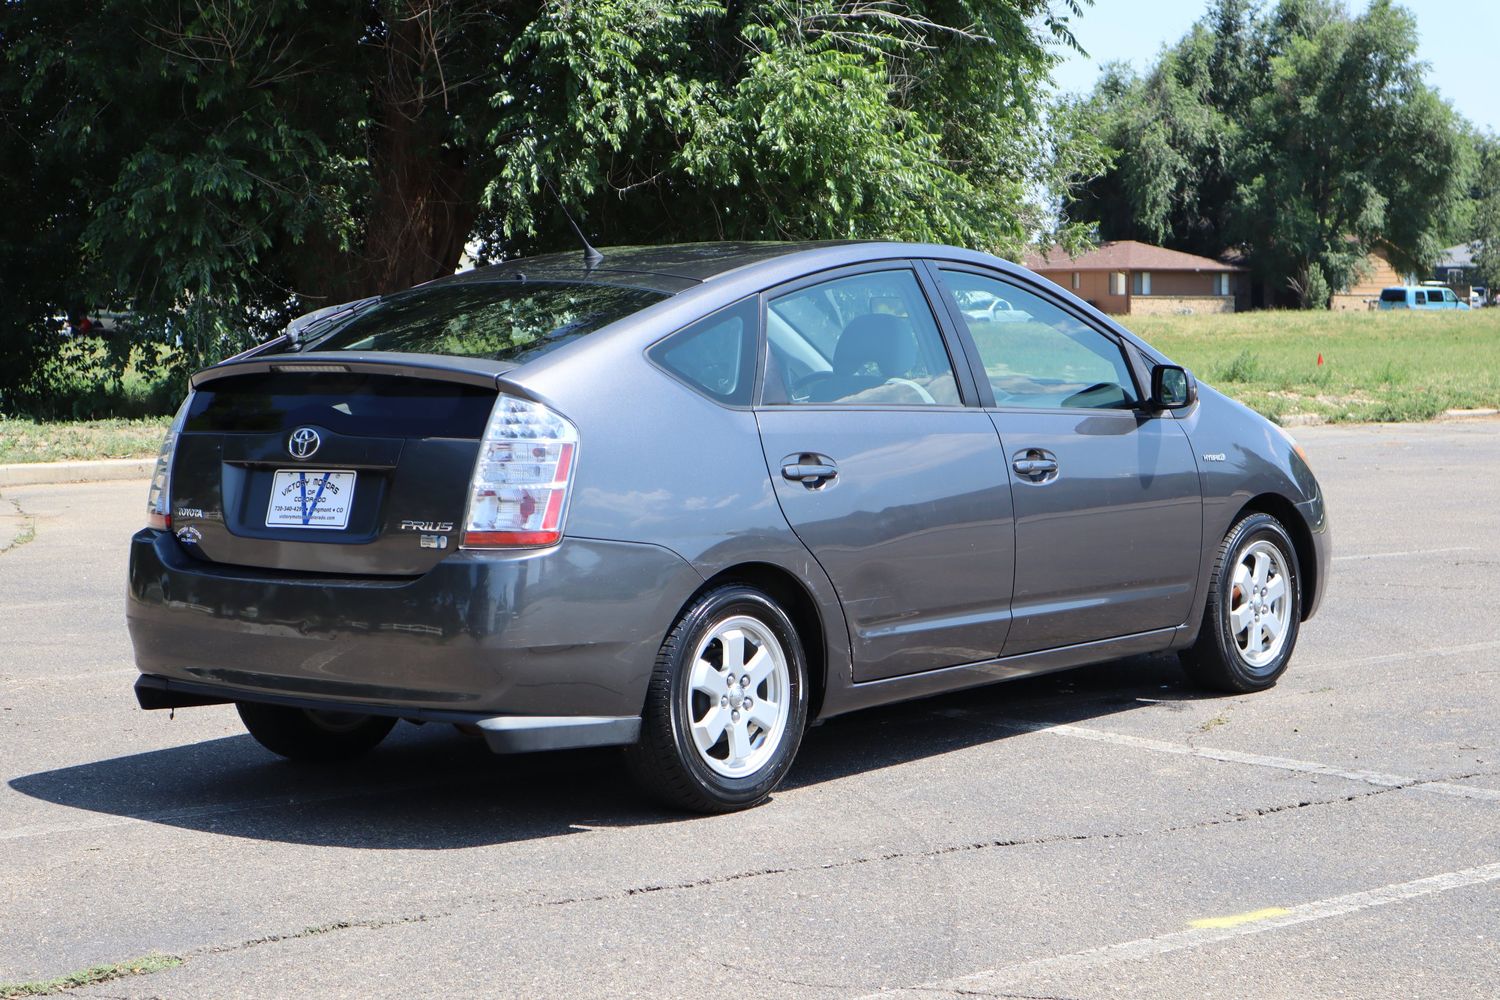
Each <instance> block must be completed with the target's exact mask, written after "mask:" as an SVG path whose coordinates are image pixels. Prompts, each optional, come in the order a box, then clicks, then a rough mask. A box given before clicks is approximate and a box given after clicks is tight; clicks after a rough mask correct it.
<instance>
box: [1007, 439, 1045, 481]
mask: <svg viewBox="0 0 1500 1000" xmlns="http://www.w3.org/2000/svg"><path fill="white" fill-rule="evenodd" d="M1010 467H1011V468H1012V469H1015V470H1016V474H1017V475H1018V476H1020V477H1021V479H1022V480H1023V481H1025V482H1028V483H1050V482H1051V481H1052V480H1054V479H1056V478H1057V456H1056V455H1054V454H1052V453H1051V452H1050V451H1043V450H1042V449H1041V448H1027V449H1026V450H1025V451H1019V452H1016V455H1015V457H1014V458H1013V459H1011V463H1010Z"/></svg>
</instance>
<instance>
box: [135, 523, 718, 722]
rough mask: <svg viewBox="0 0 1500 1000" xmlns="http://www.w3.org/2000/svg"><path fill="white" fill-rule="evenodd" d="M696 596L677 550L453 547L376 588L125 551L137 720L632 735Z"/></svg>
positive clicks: (178, 553)
mask: <svg viewBox="0 0 1500 1000" xmlns="http://www.w3.org/2000/svg"><path fill="white" fill-rule="evenodd" d="M701 583H702V579H701V577H700V576H699V575H698V574H697V573H696V572H695V571H694V570H693V569H692V567H691V566H690V565H688V563H686V562H685V561H684V560H682V559H681V558H680V557H679V556H677V555H676V554H675V553H672V552H670V551H669V550H667V549H664V548H661V547H660V546H655V545H642V544H633V543H625V542H605V541H595V540H591V539H571V538H570V539H565V540H564V541H563V543H562V544H560V545H558V546H557V547H555V548H551V549H545V550H537V551H521V552H505V553H482V552H469V551H459V552H455V553H453V554H452V555H450V556H449V557H448V558H446V559H444V560H443V561H442V562H441V563H440V564H439V565H438V566H437V567H435V568H434V569H432V570H430V571H428V572H427V573H425V574H423V575H422V576H420V577H416V578H396V579H381V578H372V577H359V578H345V577H334V576H326V575H322V574H305V573H278V572H276V571H266V570H255V569H249V568H244V567H233V566H223V565H219V564H215V563H208V562H204V561H202V560H199V559H197V558H196V557H194V556H192V555H190V554H189V553H188V552H187V551H186V550H185V549H184V548H183V547H182V546H181V545H180V544H179V543H178V541H177V539H176V538H174V537H173V536H172V535H170V534H169V533H167V532H162V531H153V530H150V529H147V530H144V531H140V532H138V533H137V534H136V535H135V536H134V538H132V540H131V549H130V574H129V587H128V594H127V601H126V618H127V623H128V625H129V628H130V637H131V642H132V644H133V645H134V647H135V659H136V665H137V666H138V667H139V669H140V671H141V673H142V674H144V675H147V676H146V677H143V678H142V679H141V686H140V687H139V688H138V690H139V691H140V692H141V702H142V705H143V707H173V702H172V701H171V700H170V699H173V698H190V697H196V698H199V699H203V698H209V699H212V700H213V701H221V702H222V701H262V702H267V703H273V704H295V705H302V706H303V707H318V708H337V709H340V710H343V711H361V712H368V713H371V714H382V715H396V716H401V717H405V718H414V719H431V720H433V721H450V722H465V723H472V724H474V725H477V726H479V727H480V729H481V730H482V731H484V732H485V733H486V736H487V737H489V736H491V734H494V736H493V737H491V745H492V746H494V745H496V744H497V743H498V744H500V745H501V747H500V748H502V749H504V748H511V747H512V746H514V748H517V749H544V748H546V747H547V746H551V745H555V746H580V745H600V744H601V743H605V742H619V741H624V742H629V740H630V739H634V731H635V730H634V728H633V726H638V724H639V723H638V717H639V715H640V711H641V706H642V704H643V703H644V701H645V695H646V687H647V684H648V683H649V681H650V676H651V670H652V667H653V665H654V662H655V658H656V653H657V650H658V648H659V647H660V645H661V641H662V638H663V637H664V636H665V635H666V633H667V631H668V629H669V628H670V627H671V623H672V621H673V619H674V618H675V616H676V615H677V613H678V611H679V610H680V609H681V607H682V605H683V604H684V603H685V602H686V601H687V599H688V598H689V597H690V596H691V595H692V593H693V591H695V590H696V589H697V588H698V586H699V585H700V584H701ZM148 702H150V703H151V704H150V705H149V706H148ZM188 703H189V702H186V701H177V702H176V703H175V704H176V705H185V704H188ZM193 703H196V704H203V703H205V702H204V701H202V700H198V701H196V702H193ZM538 720H544V721H538ZM568 720H571V721H568ZM600 720H605V721H600ZM549 732H550V733H552V734H553V735H551V736H549V735H547V734H548V733H549ZM588 734H593V735H592V736H589V735H588ZM606 734H608V735H607V738H606ZM627 737H628V739H627ZM554 738H557V739H568V740H572V739H578V740H583V742H556V743H550V742H549V741H550V740H553V739H554Z"/></svg>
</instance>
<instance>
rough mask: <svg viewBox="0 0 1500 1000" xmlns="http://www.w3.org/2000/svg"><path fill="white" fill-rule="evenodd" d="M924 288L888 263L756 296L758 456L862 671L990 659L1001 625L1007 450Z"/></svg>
mask: <svg viewBox="0 0 1500 1000" xmlns="http://www.w3.org/2000/svg"><path fill="white" fill-rule="evenodd" d="M931 291H932V289H931V288H930V286H924V284H923V282H922V280H921V279H919V277H918V275H917V272H916V271H915V270H914V269H913V268H912V267H911V266H910V265H908V264H905V263H888V264H883V265H880V266H878V267H870V268H865V269H853V270H846V271H841V272H832V273H829V274H825V275H821V276H819V277H817V278H814V279H808V280H805V281H802V282H800V283H796V284H793V285H789V286H784V287H782V288H779V289H776V290H774V291H772V292H770V293H768V294H767V295H766V296H765V297H764V298H765V300H766V304H765V330H766V340H767V350H766V362H765V374H764V384H763V391H762V402H761V405H760V406H758V407H757V410H756V417H757V420H758V422H759V425H760V433H761V444H762V447H763V449H764V451H765V457H766V464H767V466H768V467H769V471H770V475H771V478H772V480H773V481H774V483H775V487H776V495H777V499H778V500H779V502H780V504H781V509H782V510H783V512H784V513H785V515H786V518H787V520H788V521H789V522H790V524H791V526H792V528H793V529H794V530H795V531H796V532H797V534H798V536H799V537H800V538H801V540H802V542H803V543H804V544H805V545H806V546H807V547H808V548H809V549H810V550H811V551H812V553H813V555H814V556H815V557H816V558H817V559H818V561H819V562H820V563H821V564H822V566H823V568H824V570H826V571H827V573H828V575H829V577H830V578H831V579H832V581H833V584H834V587H835V588H836V589H837V591H838V595H839V598H840V600H841V602H842V604H843V607H844V612H845V615H846V618H847V621H848V624H849V629H850V635H851V639H852V643H853V649H854V676H855V679H856V680H861V681H865V680H872V679H876V678H882V677H892V676H896V675H900V674H907V673H913V672H917V671H922V670H931V669H935V668H940V667H946V666H952V665H955V664H960V663H968V662H974V661H977V660H984V659H989V658H992V657H995V656H997V655H999V653H1000V650H1001V648H1002V647H1003V645H1004V643H1005V637H1006V632H1007V629H1008V625H1009V619H1010V587H1011V576H1012V571H1013V559H1014V551H1013V528H1012V524H1011V500H1010V486H1009V482H1008V480H1007V475H1006V471H1005V459H1004V455H1003V453H1002V452H1001V449H1000V447H999V441H998V440H997V439H996V437H995V431H994V427H993V425H992V424H991V423H990V421H989V418H988V417H987V416H986V414H985V413H984V412H983V411H982V410H980V409H978V408H976V407H974V406H966V405H964V403H965V398H964V395H963V393H964V392H967V393H969V394H972V393H973V386H972V381H971V380H970V379H969V377H968V373H967V371H966V370H965V369H964V368H962V367H961V366H960V367H957V368H956V366H955V364H954V362H953V360H952V359H951V358H950V352H949V349H948V345H947V344H946V343H945V341H944V338H943V335H942V334H941V332H940V331H939V327H938V325H937V323H936V322H935V319H934V316H933V312H932V307H931V304H930V302H929V293H930V292H931ZM956 371H957V376H956V375H955V372H956ZM961 385H963V386H964V388H963V389H961Z"/></svg>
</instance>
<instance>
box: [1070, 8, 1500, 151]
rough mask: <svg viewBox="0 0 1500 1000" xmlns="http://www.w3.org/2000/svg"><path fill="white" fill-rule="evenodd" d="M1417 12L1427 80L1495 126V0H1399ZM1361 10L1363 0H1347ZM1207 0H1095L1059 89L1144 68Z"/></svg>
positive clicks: (1461, 108)
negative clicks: (1126, 66)
mask: <svg viewBox="0 0 1500 1000" xmlns="http://www.w3.org/2000/svg"><path fill="white" fill-rule="evenodd" d="M1400 2H1401V5H1402V6H1404V7H1406V8H1407V9H1408V10H1410V11H1411V12H1412V13H1413V14H1415V15H1416V17H1417V30H1418V31H1419V32H1420V34H1421V45H1420V51H1419V55H1420V58H1421V59H1422V60H1423V61H1424V62H1426V63H1427V64H1428V70H1427V82H1428V83H1429V84H1431V85H1432V86H1434V87H1436V88H1437V90H1438V92H1439V93H1440V94H1442V95H1443V97H1444V98H1446V99H1447V100H1448V101H1449V102H1450V103H1452V104H1453V106H1454V107H1455V108H1457V109H1458V112H1459V113H1460V114H1462V115H1463V116H1464V117H1465V118H1467V119H1469V120H1470V121H1471V122H1473V123H1475V124H1476V125H1478V126H1479V127H1480V128H1482V129H1484V130H1486V131H1489V132H1495V133H1500V86H1497V85H1496V84H1497V78H1500V72H1497V70H1500V0H1460V2H1456V3H1455V2H1454V0H1400ZM1348 6H1349V9H1350V10H1351V11H1354V12H1362V11H1364V10H1365V9H1366V8H1367V7H1368V6H1369V3H1368V0H1348ZM1207 9H1208V0H1094V5H1093V6H1092V7H1088V6H1085V7H1084V12H1083V17H1082V18H1080V19H1078V20H1076V21H1075V22H1074V30H1073V34H1074V35H1075V36H1076V37H1077V38H1078V44H1080V45H1082V46H1083V48H1084V50H1085V51H1086V52H1088V57H1087V58H1085V57H1083V56H1080V55H1077V54H1076V53H1075V54H1074V55H1073V56H1071V57H1070V58H1069V59H1067V60H1066V61H1065V62H1063V63H1062V64H1061V65H1059V66H1058V67H1056V69H1054V70H1053V79H1054V80H1056V81H1057V85H1058V87H1059V88H1060V89H1062V90H1063V91H1065V92H1080V93H1086V92H1088V91H1089V90H1090V89H1092V88H1093V85H1094V81H1095V80H1096V79H1097V78H1098V76H1099V66H1100V64H1102V63H1106V62H1113V61H1116V60H1119V61H1124V62H1128V63H1131V64H1132V65H1134V66H1135V68H1136V69H1138V70H1145V69H1146V68H1147V67H1149V66H1150V65H1151V64H1152V62H1154V61H1155V57H1156V55H1157V53H1158V52H1160V51H1161V47H1162V46H1163V45H1165V44H1168V43H1170V42H1175V41H1177V39H1179V38H1181V37H1182V36H1183V35H1185V34H1187V30H1188V28H1190V27H1191V26H1192V24H1193V22H1194V21H1196V20H1198V18H1200V17H1202V16H1203V13H1204V12H1205V11H1206V10H1207Z"/></svg>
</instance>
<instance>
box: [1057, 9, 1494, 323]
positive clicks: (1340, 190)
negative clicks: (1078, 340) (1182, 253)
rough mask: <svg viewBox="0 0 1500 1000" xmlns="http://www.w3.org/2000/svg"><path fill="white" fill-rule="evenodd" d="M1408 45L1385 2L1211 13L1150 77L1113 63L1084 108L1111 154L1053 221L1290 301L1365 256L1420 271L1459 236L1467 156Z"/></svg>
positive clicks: (1350, 270) (1407, 19)
mask: <svg viewBox="0 0 1500 1000" xmlns="http://www.w3.org/2000/svg"><path fill="white" fill-rule="evenodd" d="M1416 44H1417V28H1416V23H1415V20H1414V19H1413V17H1412V16H1411V14H1409V13H1408V12H1407V11H1406V10H1404V9H1403V8H1401V7H1399V6H1396V5H1395V4H1393V3H1392V2H1391V0H1374V2H1372V3H1371V4H1370V6H1369V9H1368V10H1366V11H1365V12H1364V13H1363V14H1360V15H1358V16H1353V15H1351V14H1350V13H1349V12H1348V10H1347V9H1346V8H1345V7H1344V6H1343V4H1342V3H1340V2H1337V0H1281V2H1280V3H1278V4H1277V5H1276V6H1274V7H1271V8H1269V9H1266V10H1264V11H1262V10H1260V9H1259V8H1257V7H1256V6H1255V5H1253V4H1251V3H1250V2H1248V0H1215V2H1214V3H1213V5H1212V6H1211V7H1210V10H1209V13H1208V16H1207V17H1205V18H1204V19H1203V20H1202V21H1200V22H1199V23H1198V24H1197V25H1195V26H1194V28H1193V29H1192V31H1190V32H1189V34H1188V35H1187V36H1186V37H1185V38H1183V39H1182V40H1181V41H1180V42H1179V43H1177V44H1176V45H1175V46H1173V47H1171V48H1170V49H1168V50H1167V51H1166V52H1164V53H1163V55H1162V57H1161V59H1160V60H1159V61H1158V63H1157V64H1156V65H1155V66H1154V67H1153V68H1152V69H1151V70H1150V72H1149V73H1147V74H1146V75H1145V76H1142V77H1136V76H1133V75H1131V74H1130V73H1129V72H1128V71H1126V70H1123V69H1120V68H1114V69H1112V70H1110V71H1109V72H1107V73H1106V74H1105V76H1104V78H1103V79H1102V80H1101V81H1100V83H1099V85H1098V86H1097V88H1096V89H1095V92H1094V93H1093V95H1092V96H1091V97H1090V98H1089V99H1088V101H1087V102H1085V104H1084V106H1083V112H1084V113H1085V114H1086V115H1087V116H1089V117H1090V118H1091V120H1092V121H1093V122H1094V123H1095V126H1096V128H1097V130H1098V131H1099V133H1100V134H1101V136H1102V137H1103V138H1104V141H1105V142H1106V143H1107V144H1108V145H1109V146H1110V147H1111V148H1112V149H1114V150H1115V151H1116V154H1117V155H1116V158H1115V163H1114V166H1113V167H1112V168H1111V169H1110V170H1109V171H1107V172H1106V173H1105V174H1104V175H1103V176H1101V177H1099V178H1098V179H1096V180H1095V181H1094V182H1092V183H1090V184H1088V185H1086V186H1085V188H1084V190H1083V192H1082V193H1081V194H1080V195H1079V196H1078V197H1077V198H1075V199H1074V200H1073V201H1072V202H1071V203H1070V205H1069V207H1068V211H1069V214H1070V216H1071V217H1072V218H1074V219H1077V220H1080V221H1086V222H1092V223H1094V224H1096V225H1097V226H1098V229H1099V232H1100V235H1101V236H1102V237H1104V238H1106V239H1128V238H1139V239H1145V240H1149V241H1153V242H1159V243H1162V244H1164V245H1166V246H1170V247H1173V248H1175V249H1181V250H1186V251H1188V252H1191V253H1199V254H1204V255H1207V256H1214V257H1217V256H1220V255H1222V254H1224V253H1225V252H1227V251H1231V250H1239V251H1243V252H1244V253H1245V254H1246V255H1247V258H1248V260H1249V261H1250V263H1251V266H1252V268H1253V269H1254V270H1255V271H1256V272H1257V274H1258V276H1259V277H1260V278H1262V279H1263V280H1265V281H1266V282H1267V285H1268V287H1269V289H1270V292H1271V295H1272V296H1273V298H1274V299H1278V300H1279V299H1290V300H1291V301H1295V302H1296V303H1298V304H1301V305H1304V306H1320V305H1325V304H1326V303H1327V301H1328V295H1329V291H1330V289H1336V288H1339V287H1342V286H1345V285H1347V284H1349V283H1350V282H1351V281H1352V280H1353V279H1354V278H1355V277H1356V276H1357V274H1358V271H1359V268H1360V266H1361V263H1362V261H1363V260H1364V259H1365V258H1366V256H1367V254H1368V253H1369V251H1370V250H1371V249H1373V248H1374V247H1376V246H1377V245H1379V246H1383V247H1385V248H1387V249H1388V250H1389V252H1390V253H1391V255H1392V258H1393V260H1394V262H1395V263H1396V264H1397V266H1398V267H1402V268H1405V269H1410V270H1426V269H1427V268H1428V267H1430V266H1431V265H1432V263H1433V261H1434V260H1435V259H1436V257H1437V254H1438V252H1439V250H1440V249H1441V248H1442V246H1443V245H1444V243H1445V241H1450V240H1451V239H1452V237H1453V236H1454V234H1455V233H1456V232H1457V231H1459V230H1460V229H1461V227H1462V221H1461V220H1462V218H1463V215H1464V212H1465V207H1464V184H1463V179H1464V177H1465V174H1466V171H1467V170H1468V161H1467V158H1466V154H1465V145H1464V143H1463V142H1462V141H1461V131H1460V119H1459V118H1458V116H1457V115H1456V114H1455V113H1454V112H1453V110H1452V109H1451V108H1450V107H1449V106H1448V105H1447V104H1445V103H1444V102H1443V101H1442V100H1441V99H1440V98H1439V97H1438V95H1437V94H1436V93H1435V92H1434V91H1433V90H1432V89H1431V88H1430V87H1428V86H1427V84H1426V83H1425V81H1424V79H1423V72H1424V67H1423V65H1422V63H1420V62H1419V61H1418V60H1417V58H1416Z"/></svg>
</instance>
